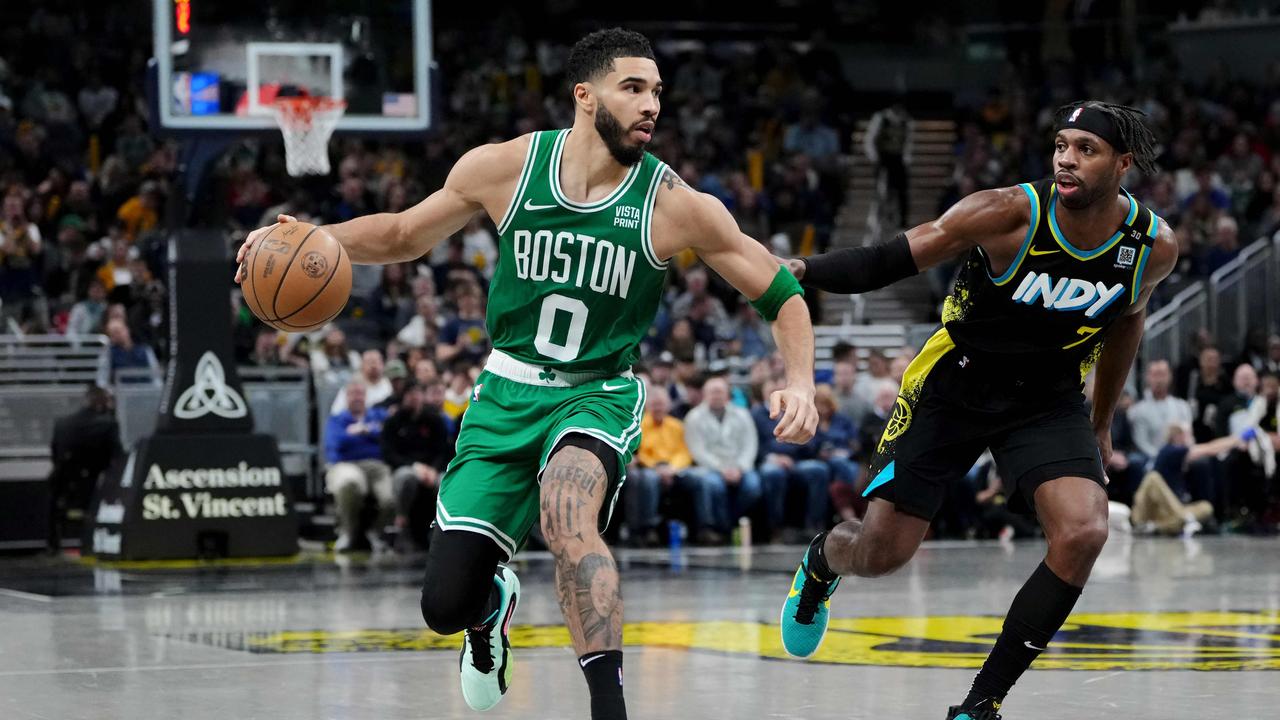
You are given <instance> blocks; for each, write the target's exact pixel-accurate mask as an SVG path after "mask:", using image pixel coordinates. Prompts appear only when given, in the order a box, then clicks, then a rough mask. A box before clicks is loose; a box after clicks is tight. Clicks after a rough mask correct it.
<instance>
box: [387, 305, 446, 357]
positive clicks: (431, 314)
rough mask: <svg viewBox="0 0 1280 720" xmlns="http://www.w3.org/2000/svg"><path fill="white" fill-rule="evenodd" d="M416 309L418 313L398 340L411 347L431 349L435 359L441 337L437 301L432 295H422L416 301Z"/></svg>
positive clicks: (399, 335) (397, 335) (407, 324)
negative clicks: (438, 339)
mask: <svg viewBox="0 0 1280 720" xmlns="http://www.w3.org/2000/svg"><path fill="white" fill-rule="evenodd" d="M414 307H415V308H416V309H417V313H416V314H415V315H414V316H413V317H412V318H410V319H409V322H408V323H406V324H405V326H404V327H403V328H401V329H400V332H399V333H397V334H396V339H398V340H399V341H400V342H402V343H404V344H405V345H407V346H409V347H421V348H431V349H432V350H431V357H435V350H434V348H435V345H436V339H437V338H438V337H439V335H440V318H439V316H438V314H437V313H436V299H435V298H434V297H432V296H431V295H420V296H419V297H418V298H417V300H415V301H414Z"/></svg>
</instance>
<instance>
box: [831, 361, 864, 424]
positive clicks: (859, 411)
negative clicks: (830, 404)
mask: <svg viewBox="0 0 1280 720" xmlns="http://www.w3.org/2000/svg"><path fill="white" fill-rule="evenodd" d="M858 379H859V378H858V365H857V362H856V361H855V360H854V359H853V358H849V359H845V360H837V361H836V363H835V365H834V366H833V367H832V373H831V392H832V394H833V396H834V397H835V401H836V412H838V413H840V414H841V415H843V416H845V417H847V418H849V419H850V420H860V419H861V418H862V416H863V415H866V414H867V412H868V411H869V410H871V403H869V402H867V401H866V399H865V398H863V397H862V395H860V394H859V393H858Z"/></svg>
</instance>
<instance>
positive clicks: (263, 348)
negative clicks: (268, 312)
mask: <svg viewBox="0 0 1280 720" xmlns="http://www.w3.org/2000/svg"><path fill="white" fill-rule="evenodd" d="M248 364H249V365H252V366H253V367H285V366H286V365H288V364H289V359H288V353H287V348H286V346H285V344H284V342H283V338H282V337H281V335H280V331H279V330H276V329H275V328H270V327H266V326H263V327H261V328H259V329H258V334H257V336H255V337H254V339H253V352H252V353H250V354H249V360H248Z"/></svg>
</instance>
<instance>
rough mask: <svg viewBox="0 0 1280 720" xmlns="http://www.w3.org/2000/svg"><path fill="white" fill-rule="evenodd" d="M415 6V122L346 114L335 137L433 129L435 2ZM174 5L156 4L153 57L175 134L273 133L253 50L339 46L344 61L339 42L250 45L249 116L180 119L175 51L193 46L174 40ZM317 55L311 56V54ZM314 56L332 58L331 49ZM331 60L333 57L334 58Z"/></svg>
mask: <svg viewBox="0 0 1280 720" xmlns="http://www.w3.org/2000/svg"><path fill="white" fill-rule="evenodd" d="M410 1H411V3H412V7H413V17H414V22H413V28H412V31H413V47H414V55H415V59H414V80H413V92H414V104H415V106H416V107H417V115H416V116H413V117H400V116H390V117H384V116H376V115H352V114H351V113H347V114H345V115H343V117H342V119H341V120H340V121H339V122H338V127H337V132H343V131H350V132H418V131H422V130H425V129H427V128H428V127H430V124H431V86H430V75H429V73H430V69H431V65H432V55H431V52H432V44H431V0H410ZM172 8H173V0H152V10H153V16H152V22H153V23H154V36H155V45H154V48H153V52H154V53H155V58H156V63H157V66H158V70H159V78H158V80H159V87H158V88H157V91H158V93H159V103H158V104H159V111H160V123H161V125H163V126H164V127H166V128H171V129H175V130H213V131H236V130H274V129H276V128H277V126H276V121H275V118H274V117H273V116H272V114H271V112H270V109H269V108H263V107H262V105H261V104H259V103H258V97H257V93H256V92H253V91H252V90H251V89H252V88H254V87H256V86H257V65H256V63H255V62H252V56H251V55H252V50H251V49H250V48H251V47H252V46H258V47H259V48H262V47H272V46H275V47H277V48H279V47H282V46H283V47H292V48H303V47H325V48H328V47H329V46H331V45H337V46H338V50H339V55H338V60H339V61H341V60H342V54H341V51H342V48H341V45H340V44H338V43H259V42H253V43H246V55H247V56H249V59H250V62H249V64H248V67H247V72H248V73H249V74H250V75H251V77H247V78H246V92H249V93H250V95H249V113H248V114H247V115H234V114H229V113H228V114H220V115H179V114H177V113H175V112H174V108H173V58H172V54H171V53H172V51H173V47H174V46H175V45H177V44H178V43H187V42H189V41H188V40H187V39H186V38H183V39H181V40H178V41H176V42H175V41H174V39H173V35H172V33H171V32H170V29H171V22H172V18H171V17H170V13H171V12H172V11H173V10H172ZM261 54H266V55H278V54H296V53H291V52H288V51H286V52H284V53H280V52H264V53H261ZM308 54H313V53H308ZM314 54H328V50H326V51H324V52H318V53H314ZM331 57H332V56H331ZM342 70H343V68H342V64H341V62H333V63H332V64H331V65H330V72H331V73H336V80H335V81H334V83H333V87H335V88H337V90H338V93H339V94H338V95H335V97H338V98H341V97H342V96H341V92H342V87H343V85H342Z"/></svg>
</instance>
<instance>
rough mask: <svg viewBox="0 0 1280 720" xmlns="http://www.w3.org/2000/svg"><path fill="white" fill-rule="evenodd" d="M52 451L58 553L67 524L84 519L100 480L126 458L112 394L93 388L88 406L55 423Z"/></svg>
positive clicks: (53, 546)
mask: <svg viewBox="0 0 1280 720" xmlns="http://www.w3.org/2000/svg"><path fill="white" fill-rule="evenodd" d="M49 450H50V452H49V458H50V460H52V461H53V471H52V472H51V473H50V474H49V551H50V552H58V551H59V550H60V549H61V547H62V523H63V521H65V520H66V519H68V517H71V516H73V515H79V516H80V517H83V514H84V512H85V510H86V509H87V508H88V506H89V500H90V498H91V497H92V496H93V491H94V488H95V487H96V486H97V482H98V477H99V476H100V475H102V473H103V472H105V471H106V469H107V468H108V467H110V465H111V463H112V461H113V460H115V459H116V458H117V457H120V456H122V455H124V448H123V447H122V446H121V444H120V424H119V423H118V422H116V415H115V401H114V399H113V398H112V397H111V393H110V391H108V390H106V389H105V388H101V387H98V386H96V385H90V386H89V388H88V390H87V391H86V393H85V404H84V406H83V407H81V408H80V409H79V410H76V411H75V412H74V413H72V414H70V415H68V416H66V417H63V418H59V419H58V421H57V422H56V423H54V426H53V441H52V442H51V444H50V448H49Z"/></svg>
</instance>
